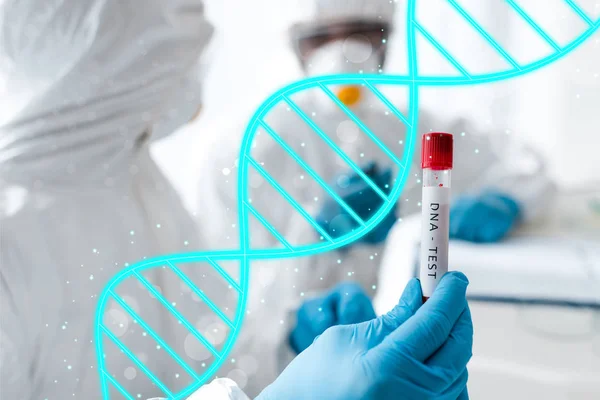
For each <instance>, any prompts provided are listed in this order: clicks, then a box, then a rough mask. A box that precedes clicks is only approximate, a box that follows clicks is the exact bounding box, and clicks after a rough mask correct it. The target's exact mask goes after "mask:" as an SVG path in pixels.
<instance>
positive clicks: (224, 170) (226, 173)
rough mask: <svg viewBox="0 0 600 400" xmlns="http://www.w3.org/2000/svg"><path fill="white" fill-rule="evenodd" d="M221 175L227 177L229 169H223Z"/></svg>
mask: <svg viewBox="0 0 600 400" xmlns="http://www.w3.org/2000/svg"><path fill="white" fill-rule="evenodd" d="M222 172H223V175H225V176H228V175H229V174H230V173H231V170H230V169H229V168H223V171H222Z"/></svg>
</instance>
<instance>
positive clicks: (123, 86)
mask: <svg viewBox="0 0 600 400" xmlns="http://www.w3.org/2000/svg"><path fill="white" fill-rule="evenodd" d="M212 31H213V28H212V27H211V25H210V24H209V23H208V22H207V21H206V19H205V18H204V11H203V3H202V2H201V1H200V0H173V1H168V2H164V1H159V0H150V1H148V0H145V1H143V2H142V1H139V2H114V1H108V0H95V1H86V2H82V1H78V0H48V1H45V2H40V1H34V0H11V1H5V2H2V4H1V5H0V32H1V33H2V34H1V35H0V41H1V45H0V83H2V85H0V100H1V104H2V109H1V110H0V183H1V187H0V189H1V191H2V192H1V195H2V203H0V219H1V224H0V226H1V228H2V229H1V232H0V235H1V236H0V243H1V246H2V249H1V253H0V266H1V269H0V278H1V279H0V284H1V292H0V293H1V294H0V302H1V303H0V304H1V307H2V312H1V324H0V325H1V336H0V365H1V366H2V368H1V372H0V397H2V398H7V399H8V398H11V399H12V398H14V399H21V400H33V399H39V398H45V399H48V400H53V399H60V400H63V399H67V398H69V399H70V398H74V399H77V398H78V399H88V398H96V396H98V394H99V393H100V386H99V376H98V373H99V371H98V366H97V363H96V351H95V344H94V343H93V340H94V336H93V332H94V320H93V317H94V313H95V310H96V306H97V302H98V296H99V294H100V292H101V290H102V289H103V288H104V287H105V286H106V284H107V282H108V281H109V279H110V278H111V277H113V276H114V275H116V274H117V273H118V272H119V271H121V270H122V269H123V268H125V267H126V266H127V265H128V263H129V262H134V261H137V260H141V259H145V258H148V257H152V256H155V255H158V254H162V253H172V252H177V251H183V250H185V249H187V248H190V249H206V248H207V247H208V245H209V243H204V242H202V241H201V240H198V239H197V238H196V229H195V227H194V225H193V223H192V220H191V218H190V216H189V215H188V214H187V213H186V211H185V210H184V209H183V207H182V206H181V204H180V199H179V197H178V196H177V194H176V193H175V192H174V191H173V190H172V188H171V186H170V184H169V182H168V181H167V180H166V179H165V178H164V177H163V175H162V174H161V173H160V172H159V170H158V168H157V166H156V164H155V163H154V161H153V159H152V158H151V157H150V154H149V152H148V144H149V142H150V141H151V140H152V139H155V138H159V137H161V136H162V135H164V134H169V133H171V132H172V131H174V130H175V129H176V128H177V127H179V126H181V125H183V124H185V123H186V122H188V121H190V119H192V118H193V117H194V115H196V114H197V112H198V110H199V107H200V96H199V94H200V79H199V77H200V74H199V69H200V56H201V54H202V51H203V49H204V47H205V46H206V45H207V43H208V42H209V40H210V37H211V34H212ZM212 222H213V223H215V224H217V225H218V224H222V223H223V221H219V220H214V221H212ZM213 226H214V225H210V226H203V227H202V228H203V229H206V230H208V229H209V228H212V227H213ZM162 271H163V270H162V269H154V270H150V271H148V274H149V275H146V277H148V278H149V279H151V281H152V282H154V283H156V284H157V286H158V287H159V288H160V289H161V290H162V291H163V292H171V293H179V294H180V292H181V287H180V285H179V283H178V282H177V283H176V282H174V281H171V280H165V276H164V275H163V273H162ZM467 283H468V282H467V280H466V278H465V277H464V276H463V275H461V274H453V275H448V277H447V278H445V279H444V280H443V283H442V285H440V286H441V289H440V290H438V292H436V294H434V296H433V297H432V298H431V300H430V301H429V302H428V303H427V304H426V305H425V306H423V307H421V305H422V303H421V292H420V288H419V285H418V283H417V281H413V282H412V283H411V284H410V285H409V286H408V287H407V290H406V292H405V294H404V296H403V298H402V301H401V304H400V305H399V306H398V307H396V308H395V309H394V310H392V311H391V312H390V313H389V314H387V315H384V316H382V317H380V318H374V315H373V314H372V313H370V314H369V315H367V316H365V317H364V318H361V319H363V320H366V319H370V321H369V322H368V323H365V324H361V325H349V326H346V327H344V328H340V329H337V330H330V331H329V333H326V334H324V335H323V339H322V340H319V341H316V343H315V346H313V347H311V348H310V349H309V350H308V351H306V352H305V353H303V356H302V357H300V358H297V359H296V360H295V361H294V363H293V364H292V365H290V369H289V370H288V371H287V372H286V373H285V374H284V375H282V376H281V377H280V378H279V379H277V380H275V382H273V384H272V385H271V386H270V387H269V389H267V391H266V392H265V393H263V395H261V396H262V397H261V398H262V399H265V400H268V399H276V398H291V397H292V396H298V397H300V398H317V397H325V398H329V399H353V398H356V399H358V398H373V399H375V398H384V397H387V398H392V397H393V398H395V397H398V396H406V397H412V398H421V397H431V396H446V397H451V398H459V396H460V398H466V397H467V391H466V381H467V372H466V363H467V361H468V360H469V358H470V356H471V346H472V324H471V320H470V314H469V311H468V307H467V304H466V299H465V291H466V287H467ZM205 284H206V286H210V284H211V283H210V282H205ZM222 295H223V296H225V294H224V293H223V294H222ZM151 304H154V306H152V305H151ZM190 306H191V312H194V311H195V312H196V313H199V311H198V308H197V305H196V304H194V303H193V302H192V303H191V304H190V303H187V304H185V303H184V304H178V309H179V310H180V311H181V310H182V309H183V308H185V307H190ZM132 307H133V306H132ZM137 307H139V308H144V309H146V310H147V308H148V307H151V310H150V312H151V314H153V315H154V317H155V318H156V319H157V320H158V321H161V322H164V321H163V320H162V317H165V314H166V310H165V309H163V308H162V307H161V306H160V305H158V303H151V302H150V303H149V302H144V303H143V304H138V305H137ZM134 308H135V307H134ZM367 308H368V307H367ZM349 310H350V308H349ZM111 311H114V312H113V313H110V312H109V313H108V314H109V315H105V316H103V317H104V318H111V316H112V317H115V313H116V314H117V317H116V320H117V321H116V325H117V326H120V327H121V328H122V331H120V332H119V333H118V336H120V337H121V339H122V340H126V339H127V337H130V336H129V333H131V331H134V330H136V329H137V331H138V332H139V330H141V328H136V324H135V323H131V324H130V323H129V322H130V321H131V319H130V318H127V317H125V318H124V319H122V318H121V317H120V316H119V315H118V312H117V311H116V310H114V309H113V310H111ZM370 311H372V310H370ZM113 322H115V321H113ZM103 323H104V324H107V325H111V321H107V320H106V319H104V320H103ZM175 328H176V326H171V325H169V324H165V323H162V324H161V328H160V331H159V332H157V333H158V335H159V336H161V337H169V338H170V339H172V340H173V342H174V343H176V344H182V343H183V342H184V341H185V338H184V337H177V336H176V334H175V331H176V330H175ZM249 333H250V335H254V336H255V337H256V336H259V335H261V334H262V333H263V332H262V330H257V331H254V332H249ZM422 338H426V339H427V340H426V341H425V342H424V343H423V339H422ZM456 338H459V339H460V340H456ZM110 349H111V348H107V350H106V352H105V354H104V356H105V363H106V364H107V365H110V368H109V370H110V371H118V372H121V371H122V372H121V373H120V374H118V375H117V376H114V377H113V378H114V379H116V380H120V381H122V379H123V375H124V376H125V378H126V381H122V382H123V385H124V386H125V387H126V391H127V392H128V393H131V394H132V396H133V394H135V396H136V398H148V397H150V396H154V395H155V393H156V392H157V391H159V389H158V388H157V387H155V386H154V385H152V384H151V383H149V381H148V380H144V379H143V376H144V374H143V373H142V371H140V372H136V369H134V368H132V367H130V365H131V361H130V360H128V359H127V358H126V357H122V358H119V357H118V356H119V354H121V352H120V351H119V350H118V349H117V348H116V347H112V349H113V350H112V351H111V350H110ZM296 349H297V350H300V349H299V348H298V347H296ZM415 349H418V351H414V350H415ZM156 350H157V347H156V344H155V343H154V342H147V341H143V340H138V341H137V342H136V343H134V344H132V348H131V351H132V352H133V353H135V354H136V355H138V356H140V357H141V354H146V355H148V354H149V353H150V352H151V351H153V353H152V355H151V356H147V357H145V358H144V360H143V363H145V364H146V366H147V368H148V369H149V370H152V371H155V372H156V373H157V374H158V375H159V376H160V378H161V380H162V382H163V383H164V384H165V385H166V386H168V387H173V385H174V386H175V387H177V385H178V382H177V380H178V374H176V373H175V372H174V371H173V370H170V369H169V367H167V366H166V364H165V361H166V359H165V358H164V357H165V356H167V355H166V353H165V352H157V351H156ZM274 351H275V350H274V349H273V347H270V348H266V349H264V351H263V355H262V356H264V357H272V355H271V353H270V352H274ZM432 356H433V357H432ZM261 358H262V357H261ZM399 358H402V359H403V360H405V362H402V363H398V359H399ZM315 366H318V368H315ZM340 366H344V368H340ZM193 367H194V368H195V369H197V370H198V371H202V370H203V366H201V365H200V361H198V362H197V363H195V364H193ZM261 368H262V366H260V367H259V370H260V369H261ZM366 369H368V370H370V371H371V373H369V374H365V373H364V372H365V370H366ZM439 370H443V371H444V376H445V379H438V377H437V375H436V374H437V373H438V372H437V371H439ZM144 372H145V371H144ZM263 375H269V374H268V373H266V374H263ZM269 376H270V375H269ZM271 377H272V378H273V379H271V380H270V381H269V383H270V382H272V381H273V380H274V379H275V376H271ZM159 392H160V391H159ZM382 396H384V397H382ZM193 398H194V399H218V398H223V399H225V398H232V399H246V396H245V395H244V394H243V392H242V391H241V390H240V389H239V388H237V387H236V386H235V384H233V383H232V382H231V381H230V380H227V379H225V380H223V379H221V380H215V381H214V382H213V383H211V384H210V385H207V386H206V387H204V388H202V389H200V390H199V391H198V392H197V393H196V394H195V395H193Z"/></svg>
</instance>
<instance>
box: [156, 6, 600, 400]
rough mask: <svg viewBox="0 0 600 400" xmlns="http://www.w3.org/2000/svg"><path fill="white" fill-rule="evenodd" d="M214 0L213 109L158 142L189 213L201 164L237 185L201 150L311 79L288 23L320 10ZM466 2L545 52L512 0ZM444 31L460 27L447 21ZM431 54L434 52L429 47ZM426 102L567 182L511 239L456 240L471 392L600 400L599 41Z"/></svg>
mask: <svg viewBox="0 0 600 400" xmlns="http://www.w3.org/2000/svg"><path fill="white" fill-rule="evenodd" d="M206 3H207V4H206V11H207V14H208V18H209V20H210V21H211V22H212V23H213V24H214V25H215V26H216V33H215V40H214V41H213V43H212V45H211V47H210V49H209V51H208V54H207V57H206V58H205V61H206V67H205V71H204V73H205V74H206V80H205V82H206V85H205V86H204V93H203V96H204V104H205V106H204V108H203V110H202V115H201V117H200V118H199V119H198V120H197V121H196V122H194V123H193V124H191V125H188V126H186V127H184V128H183V129H181V130H180V131H179V132H177V133H176V134H174V135H172V136H170V137H168V138H166V139H164V140H162V141H161V142H158V143H157V144H155V145H154V148H153V154H154V155H155V157H156V158H157V160H158V161H159V164H160V166H161V167H162V168H163V169H164V172H165V173H166V175H167V176H168V177H169V178H170V179H171V181H172V182H173V184H174V185H175V187H176V189H177V190H178V191H179V192H180V194H181V195H182V196H183V199H184V202H185V205H186V207H188V209H189V210H190V211H191V212H192V213H197V212H198V207H199V204H201V201H200V200H199V198H198V197H199V193H201V190H200V191H199V190H198V187H199V186H198V182H197V177H198V176H199V172H200V171H201V170H202V168H212V169H214V171H212V172H213V173H214V174H221V175H222V177H223V179H227V177H228V176H229V175H230V174H231V171H232V169H234V168H235V167H236V164H235V163H234V162H230V163H224V164H223V165H214V164H213V165H210V166H206V165H205V163H203V162H202V159H204V155H205V154H208V153H210V152H212V151H215V150H216V151H218V148H215V146H216V143H222V141H223V140H226V141H229V142H230V144H232V145H235V144H236V143H237V142H239V141H240V139H241V137H242V135H243V129H244V121H248V120H249V118H250V117H251V115H252V114H253V112H254V110H255V109H256V108H257V107H258V106H259V105H260V103H261V102H262V101H263V100H264V99H265V98H266V97H267V96H269V95H270V94H271V93H272V92H274V91H275V90H277V89H279V88H281V87H282V86H284V85H285V84H287V83H290V82H293V81H294V80H297V79H300V78H301V77H302V71H301V69H300V66H299V65H298V63H297V60H296V58H295V56H294V54H293V51H292V48H291V46H290V44H289V36H288V34H287V29H288V28H289V26H290V25H291V23H292V22H294V21H297V20H299V19H302V16H303V14H306V15H308V14H309V13H310V10H309V7H310V5H309V3H311V2H304V1H300V0H294V1H285V2H284V1H279V0H255V1H251V2H242V1H239V2H236V4H235V7H234V9H232V7H231V5H230V4H229V2H223V1H217V0H208V1H207V2H206ZM399 3H402V2H399ZM429 3H431V4H429ZM438 3H439V2H437V1H431V2H429V1H428V4H427V6H426V7H429V8H427V13H428V15H429V18H432V19H436V18H437V20H438V21H439V26H440V27H441V28H440V29H442V32H444V31H443V29H444V26H445V24H444V21H445V19H444V18H445V15H446V14H445V12H444V8H443V7H442V6H440V5H439V4H438ZM461 3H463V4H465V6H466V7H469V9H470V10H477V11H476V12H477V13H480V14H479V15H487V16H488V17H491V18H490V20H492V21H494V29H495V33H496V35H497V36H496V37H501V38H502V40H504V41H505V42H504V43H512V44H513V46H516V48H519V52H520V54H529V53H533V52H534V50H535V49H533V48H528V46H529V45H530V44H528V42H527V41H523V43H522V44H520V42H521V40H522V38H523V36H522V34H521V32H520V30H519V24H520V23H522V22H523V21H522V20H519V18H518V16H517V17H515V15H514V13H510V12H508V11H507V8H506V7H505V4H504V3H505V2H504V1H487V2H477V1H474V0H473V1H462V2H461ZM525 3H527V2H525ZM579 3H580V6H581V8H582V9H584V10H585V11H586V13H587V14H588V15H590V16H591V17H592V18H595V19H598V18H599V17H600V1H597V0H587V1H586V0H582V1H579ZM544 4H545V6H544V11H543V12H542V14H538V17H540V18H541V19H542V20H543V22H544V23H545V24H546V26H561V27H563V28H565V29H563V31H567V32H568V31H569V30H572V31H573V32H575V31H578V30H580V28H581V26H580V24H581V23H582V21H581V20H580V19H579V18H578V16H577V15H575V14H574V13H573V12H572V11H570V9H569V8H568V7H567V6H566V5H565V2H563V1H559V0H552V1H547V2H544ZM396 18H397V22H396V31H395V32H394V33H393V35H392V37H391V38H390V45H389V55H388V59H387V61H386V72H387V73H389V74H394V73H398V74H401V73H404V72H405V71H406V56H405V53H406V45H405V40H404V28H403V27H404V26H405V21H404V18H405V14H404V13H403V12H398V13H397V15H396ZM444 34H445V35H448V36H450V37H451V36H452V35H453V32H452V30H451V29H450V28H447V30H446V31H445V33H444ZM565 35H567V34H566V33H565ZM565 37H566V36H565ZM453 39H455V40H456V41H457V42H460V38H453ZM559 40H560V38H559ZM565 40H566V39H565ZM464 46H465V48H468V46H471V44H470V43H468V42H467V41H465V43H464ZM519 46H520V47H519ZM428 57H431V58H428ZM420 62H421V64H427V63H428V62H432V63H433V62H435V58H434V56H433V55H428V54H426V53H424V54H423V58H422V59H421V60H420ZM420 107H421V109H422V110H423V109H427V110H428V112H429V113H433V114H439V115H444V116H448V117H453V116H454V117H464V118H468V119H470V120H476V121H479V125H480V126H489V127H490V131H493V132H496V133H495V134H497V135H506V136H509V137H516V138H518V140H519V141H520V142H523V143H525V144H527V145H528V146H529V147H530V148H531V149H534V150H535V151H536V153H538V154H539V155H541V157H543V159H544V160H545V161H546V169H547V170H546V171H545V173H547V174H548V175H549V176H550V177H551V178H552V179H553V180H554V182H555V183H556V187H557V195H556V197H555V198H554V199H553V200H552V205H551V206H550V207H549V208H547V210H546V211H545V212H544V213H543V215H541V216H539V217H538V218H537V219H536V220H535V221H534V222H532V223H531V224H528V225H527V226H523V227H522V228H521V229H519V230H518V231H517V232H515V234H514V235H512V237H510V238H509V239H507V240H505V241H503V242H500V243H496V244H489V245H482V244H477V245H475V244H469V243H455V244H453V245H451V268H455V269H459V270H463V271H465V272H466V273H467V275H468V276H469V278H470V279H471V284H472V285H471V288H470V290H471V292H470V294H471V298H472V300H471V308H472V312H473V318H474V326H475V347H474V357H473V359H472V361H471V365H470V394H471V397H472V398H474V399H487V400H493V399H507V398H510V399H532V398H536V399H537V398H540V399H541V398H543V399H547V400H550V399H590V400H591V399H598V398H600V168H599V166H598V152H599V151H600V112H599V111H600V36H599V35H598V34H595V35H593V36H592V37H591V38H590V39H589V40H587V41H586V42H585V43H583V44H582V45H581V46H579V47H578V48H577V49H576V50H574V51H573V52H572V53H571V54H569V55H568V56H567V57H565V58H563V59H560V60H559V61H557V62H555V63H553V64H551V65H549V66H547V67H545V68H543V69H541V70H539V71H536V72H535V73H533V74H529V75H525V76H522V77H519V78H516V79H512V80H506V81H502V82H498V83H491V84H487V85H477V86H472V87H467V86H464V87H453V88H444V89H439V88H437V89H432V88H430V89H423V90H422V91H421V101H420ZM453 133H455V134H459V133H461V132H453ZM471 133H472V132H465V134H466V135H469V134H471ZM224 135H227V136H226V137H224ZM200 185H201V183H200ZM200 187H201V186H200ZM417 230H418V222H415V221H412V220H411V218H406V220H405V221H403V223H401V224H399V225H398V226H397V227H396V228H395V229H394V231H393V232H392V234H391V235H390V237H389V238H388V243H387V246H386V254H384V255H383V258H382V263H383V265H382V275H381V277H380V285H379V290H378V293H377V295H376V308H377V311H378V312H383V311H385V310H387V309H388V308H389V307H391V306H392V305H393V304H395V302H396V300H397V298H398V296H399V294H400V293H401V290H402V288H403V287H404V284H405V283H406V281H407V279H408V277H409V276H407V275H406V270H410V268H409V267H407V266H408V265H410V263H411V262H412V259H411V257H412V256H411V254H413V253H412V248H411V246H413V245H414V242H410V240H409V238H411V237H414V236H415V231H417ZM416 236H417V237H418V234H417V235H416ZM390 248H393V249H397V250H396V251H390V250H389V249H390Z"/></svg>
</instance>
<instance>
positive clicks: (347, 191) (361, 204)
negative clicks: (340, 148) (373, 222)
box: [315, 162, 397, 244]
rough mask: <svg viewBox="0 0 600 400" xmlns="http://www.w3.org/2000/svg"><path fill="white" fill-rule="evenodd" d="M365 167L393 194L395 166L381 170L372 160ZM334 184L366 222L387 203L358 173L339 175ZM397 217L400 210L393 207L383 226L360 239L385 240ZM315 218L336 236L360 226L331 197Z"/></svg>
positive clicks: (376, 183) (365, 240)
mask: <svg viewBox="0 0 600 400" xmlns="http://www.w3.org/2000/svg"><path fill="white" fill-rule="evenodd" d="M362 170H363V172H364V173H365V174H366V175H367V176H368V177H370V178H371V180H372V181H373V183H374V184H375V185H377V187H378V188H380V189H381V191H382V192H383V193H385V194H389V193H390V191H391V188H392V170H391V168H387V169H384V170H381V169H380V168H379V166H378V165H377V163H375V162H371V163H369V164H367V165H366V166H365V167H364V168H363V169H362ZM331 186H332V188H333V190H334V191H335V192H336V193H337V194H338V195H339V196H340V197H341V198H342V200H344V201H345V202H346V204H348V206H349V207H350V208H352V210H353V211H354V212H355V213H356V215H358V216H359V217H360V218H361V219H362V220H363V221H367V220H368V219H369V218H371V217H372V216H373V215H374V214H375V213H376V212H377V211H378V210H379V208H380V207H381V206H382V205H383V199H382V198H381V197H380V196H379V195H378V194H377V193H376V192H375V191H374V190H373V188H371V187H370V186H369V185H368V184H367V183H366V182H365V181H364V180H363V179H362V178H361V177H360V176H359V175H358V174H356V173H354V172H352V173H350V174H342V175H339V176H337V177H336V179H335V182H333V184H332V185H331ZM396 219H397V216H396V210H395V208H393V209H392V210H391V211H390V212H389V213H388V214H387V215H386V216H385V218H384V219H383V220H382V221H381V222H380V223H379V225H377V227H375V228H374V229H373V230H372V231H371V232H369V233H368V234H366V235H365V236H364V237H363V238H362V239H361V240H360V242H362V243H368V244H379V243H382V242H383V241H384V240H385V238H386V237H387V235H388V233H389V231H390V229H392V226H393V225H394V223H395V222H396ZM315 220H316V221H317V223H318V224H319V225H320V226H321V227H322V228H323V229H324V230H325V231H326V232H327V233H328V234H329V235H330V236H331V237H332V238H337V237H340V236H343V235H345V234H346V233H349V232H351V231H352V230H353V229H356V228H358V226H359V225H358V222H356V220H355V219H354V218H352V216H350V214H348V212H347V211H346V210H344V208H343V207H342V206H340V205H339V204H338V203H337V202H336V201H335V200H333V199H332V198H328V199H327V201H326V202H325V204H324V205H323V207H322V208H321V210H320V211H319V213H318V215H317V216H316V218H315Z"/></svg>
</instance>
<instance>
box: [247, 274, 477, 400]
mask: <svg viewBox="0 0 600 400" xmlns="http://www.w3.org/2000/svg"><path fill="white" fill-rule="evenodd" d="M467 285H468V281H467V279H466V277H465V276H464V275H463V274H461V273H457V272H450V273H447V274H446V275H445V276H444V277H443V278H442V280H441V282H440V284H439V286H438V287H437V289H436V291H435V292H434V294H433V296H431V298H430V299H429V300H427V302H426V303H425V304H424V305H422V306H421V286H420V284H419V282H418V281H417V280H416V279H413V280H412V281H410V283H409V284H408V285H407V287H406V289H405V290H404V294H403V295H402V298H401V299H400V302H399V304H398V305H397V306H396V307H395V308H394V309H393V310H392V311H391V312H389V313H388V314H386V315H383V316H381V317H379V318H376V319H373V320H371V321H368V322H363V323H360V324H355V325H338V326H335V327H332V328H329V329H328V330H326V331H325V332H324V333H323V334H322V335H321V336H319V337H318V338H317V339H316V340H315V342H314V343H313V344H312V345H311V346H310V347H309V348H308V349H306V350H305V351H303V352H302V353H300V354H299V355H298V356H297V357H296V358H295V359H294V361H292V363H291V364H290V365H289V366H288V367H287V368H286V369H285V371H283V373H282V374H281V375H280V376H279V378H277V380H276V381H275V382H273V384H271V385H270V386H269V387H267V388H266V389H265V390H264V391H263V392H262V393H261V394H260V395H259V396H258V399H259V400H275V399H286V400H294V399H302V400H304V399H328V400H338V399H339V400H354V399H356V400H358V399H361V400H375V399H377V400H386V399H390V400H391V399H393V400H396V399H419V400H421V399H447V400H456V399H459V400H466V399H468V394H467V386H466V385H467V376H468V374H467V368H466V365H467V362H468V361H469V359H470V358H471V351H472V346H473V324H472V321H471V314H470V312H469V308H468V306H467V300H466V297H465V295H466V289H467Z"/></svg>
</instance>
